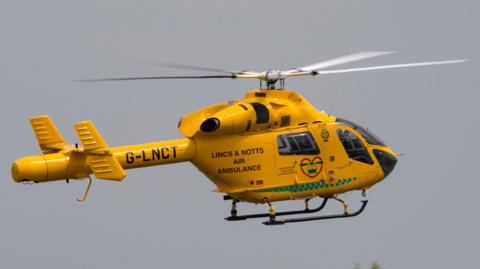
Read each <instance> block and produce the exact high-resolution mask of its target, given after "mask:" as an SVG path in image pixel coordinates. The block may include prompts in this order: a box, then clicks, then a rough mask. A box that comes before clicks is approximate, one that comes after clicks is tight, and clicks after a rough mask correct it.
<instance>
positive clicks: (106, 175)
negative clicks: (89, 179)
mask: <svg viewBox="0 0 480 269" xmlns="http://www.w3.org/2000/svg"><path fill="white" fill-rule="evenodd" d="M75 130H76V131H77V134H78V137H79V138H80V141H81V142H82V144H83V150H84V152H85V153H87V154H89V155H90V156H91V157H90V163H89V165H90V168H91V169H92V171H93V173H94V174H95V177H96V178H99V179H110V180H117V181H120V180H122V179H123V178H124V177H125V176H126V175H127V174H126V173H125V170H123V168H122V166H121V165H120V163H119V162H118V160H117V159H116V158H115V156H113V154H111V153H110V148H109V147H108V145H107V143H105V141H104V140H103V138H102V136H101V135H100V133H99V132H98V131H97V129H96V128H95V125H93V123H92V122H91V121H82V122H79V123H76V124H75Z"/></svg>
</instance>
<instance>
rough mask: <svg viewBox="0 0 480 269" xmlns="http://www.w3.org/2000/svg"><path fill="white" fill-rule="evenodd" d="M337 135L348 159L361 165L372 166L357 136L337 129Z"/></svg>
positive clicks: (370, 159) (371, 161) (368, 155)
mask: <svg viewBox="0 0 480 269" xmlns="http://www.w3.org/2000/svg"><path fill="white" fill-rule="evenodd" d="M337 135H338V138H340V141H341V142H342V144H343V147H344V148H345V151H346V152H347V154H348V157H349V158H350V159H352V160H355V161H359V162H362V163H368V164H373V160H372V158H371V157H370V154H368V151H367V149H366V148H365V146H364V145H363V143H362V141H361V140H360V139H359V138H358V136H356V135H355V134H353V133H352V132H350V131H348V130H344V129H338V130H337Z"/></svg>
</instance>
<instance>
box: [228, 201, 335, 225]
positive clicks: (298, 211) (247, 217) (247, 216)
mask: <svg viewBox="0 0 480 269" xmlns="http://www.w3.org/2000/svg"><path fill="white" fill-rule="evenodd" d="M327 201H328V198H323V202H322V204H321V205H319V206H318V207H316V208H313V209H303V210H293V211H281V212H277V213H276V214H275V216H289V215H297V214H309V213H315V212H318V211H320V210H322V209H323V208H324V207H325V205H326V204H327ZM269 216H270V214H269V213H262V214H250V215H240V216H230V217H227V218H225V220H228V221H236V220H246V219H253V218H266V217H269Z"/></svg>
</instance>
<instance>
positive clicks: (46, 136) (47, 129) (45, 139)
mask: <svg viewBox="0 0 480 269" xmlns="http://www.w3.org/2000/svg"><path fill="white" fill-rule="evenodd" d="M30 124H31V125H32V128H33V132H34V133H35V136H36V137H37V140H38V144H39V146H40V148H41V149H42V151H59V150H62V149H63V148H64V147H65V140H64V139H63V137H62V134H60V132H59V131H58V129H57V127H56V126H55V124H54V123H53V121H52V119H50V117H49V116H47V115H41V116H36V117H33V118H31V119H30Z"/></svg>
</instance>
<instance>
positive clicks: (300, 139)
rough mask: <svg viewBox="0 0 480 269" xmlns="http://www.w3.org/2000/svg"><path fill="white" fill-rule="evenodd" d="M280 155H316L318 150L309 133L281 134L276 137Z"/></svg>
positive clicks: (318, 152)
mask: <svg viewBox="0 0 480 269" xmlns="http://www.w3.org/2000/svg"><path fill="white" fill-rule="evenodd" d="M277 144H278V153H279V154H280V155H318V154H320V150H319V149H318V146H317V143H315V139H313V136H312V134H311V133H310V132H302V133H293V134H282V135H279V136H278V137H277Z"/></svg>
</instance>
